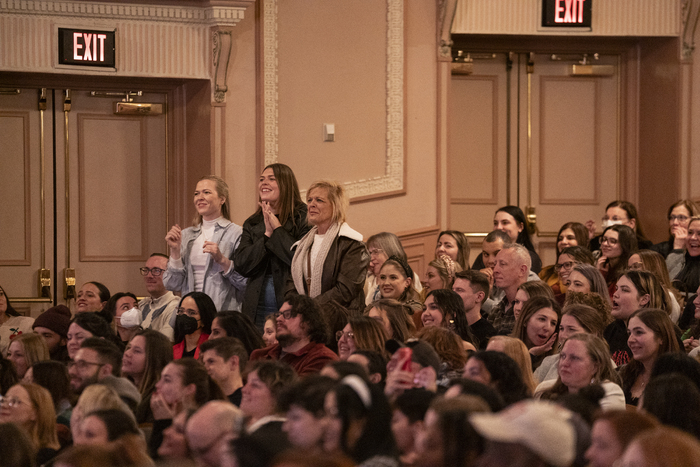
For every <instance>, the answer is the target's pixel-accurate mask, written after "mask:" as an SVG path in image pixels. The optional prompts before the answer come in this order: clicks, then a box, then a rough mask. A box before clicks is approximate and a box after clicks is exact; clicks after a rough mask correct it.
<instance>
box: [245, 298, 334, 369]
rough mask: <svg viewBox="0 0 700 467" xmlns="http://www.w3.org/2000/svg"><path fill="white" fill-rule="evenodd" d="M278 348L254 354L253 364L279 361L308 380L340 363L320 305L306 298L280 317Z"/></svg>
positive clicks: (282, 310) (292, 300) (292, 302)
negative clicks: (333, 349) (332, 347)
mask: <svg viewBox="0 0 700 467" xmlns="http://www.w3.org/2000/svg"><path fill="white" fill-rule="evenodd" d="M277 340H278V341H279V343H278V344H276V345H273V346H271V347H265V348H264V349H258V350H255V351H253V353H252V354H251V355H250V361H251V362H255V361H257V360H279V361H281V362H284V363H287V364H288V365H291V367H292V368H294V370H295V371H296V373H297V374H298V375H300V376H305V375H307V374H310V373H316V372H319V371H321V368H323V366H324V365H325V364H326V363H328V362H329V361H334V360H337V359H338V356H337V355H336V354H335V353H333V352H332V351H331V350H330V349H328V347H326V346H325V342H327V341H328V328H327V324H326V321H325V319H324V317H323V312H322V311H321V308H320V307H319V305H318V304H317V303H316V302H315V301H314V300H313V299H311V298H309V297H307V296H306V295H293V296H292V297H291V298H290V299H289V300H287V301H286V302H284V304H283V305H282V308H280V311H279V313H278V314H277Z"/></svg>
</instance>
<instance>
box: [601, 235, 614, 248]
mask: <svg viewBox="0 0 700 467" xmlns="http://www.w3.org/2000/svg"><path fill="white" fill-rule="evenodd" d="M603 243H607V244H608V245H610V246H615V245H617V239H616V238H612V237H603V238H601V239H600V244H601V245H602V244H603Z"/></svg>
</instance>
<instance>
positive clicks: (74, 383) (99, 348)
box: [68, 337, 122, 395]
mask: <svg viewBox="0 0 700 467" xmlns="http://www.w3.org/2000/svg"><path fill="white" fill-rule="evenodd" d="M121 368H122V353H121V351H120V350H119V349H118V348H117V346H115V345H114V344H112V343H111V342H108V341H106V340H104V339H97V338H94V337H91V338H89V339H85V340H84V341H83V342H82V344H80V350H78V352H77V353H76V354H75V358H73V363H72V364H71V366H70V368H69V369H68V374H69V375H70V385H71V387H72V388H73V392H75V393H76V394H78V395H79V394H81V393H82V392H83V390H84V389H85V388H86V387H88V386H89V385H90V384H95V383H97V382H99V381H100V380H101V379H103V378H105V377H107V376H109V375H114V376H117V377H119V376H120V375H121Z"/></svg>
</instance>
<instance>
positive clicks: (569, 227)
mask: <svg viewBox="0 0 700 467" xmlns="http://www.w3.org/2000/svg"><path fill="white" fill-rule="evenodd" d="M574 246H578V247H580V248H581V249H584V250H586V251H588V253H589V256H590V257H591V264H593V255H591V254H590V250H588V229H586V226H585V225H583V224H581V223H579V222H567V223H566V224H564V225H562V226H561V228H560V229H559V233H558V234H557V257H556V260H555V261H554V264H553V265H551V266H546V267H544V268H542V270H541V271H540V273H539V276H540V279H542V281H544V282H545V283H546V284H547V285H548V286H549V287H551V288H552V292H554V295H561V294H565V293H566V279H567V277H568V276H569V272H570V271H571V266H572V263H573V258H571V257H570V256H569V255H567V257H565V258H562V259H561V261H560V257H561V255H562V254H563V252H564V249H566V248H569V247H574ZM567 266H568V267H567Z"/></svg>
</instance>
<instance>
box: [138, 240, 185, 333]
mask: <svg viewBox="0 0 700 467" xmlns="http://www.w3.org/2000/svg"><path fill="white" fill-rule="evenodd" d="M167 267H168V257H167V256H166V255H164V254H162V253H153V254H152V255H151V257H150V258H148V261H146V266H144V267H142V268H141V269H140V271H141V275H142V276H143V280H144V282H145V283H146V290H147V291H148V295H149V296H148V297H146V298H144V299H143V300H141V302H139V310H141V317H142V319H143V322H142V323H141V327H142V328H143V329H153V330H154V331H158V332H160V333H162V334H164V335H165V336H166V337H167V338H168V339H170V340H171V341H172V340H173V325H174V323H175V311H176V310H177V305H178V302H179V298H178V297H177V296H175V294H173V293H172V292H170V291H169V290H166V289H165V286H164V285H163V272H164V271H165V270H166V269H167Z"/></svg>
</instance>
